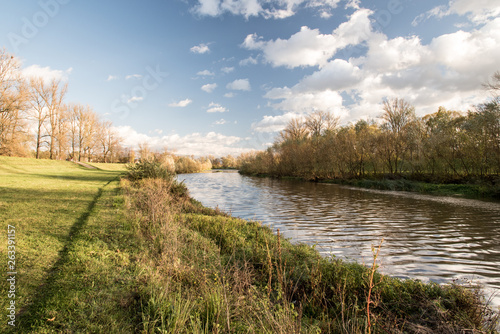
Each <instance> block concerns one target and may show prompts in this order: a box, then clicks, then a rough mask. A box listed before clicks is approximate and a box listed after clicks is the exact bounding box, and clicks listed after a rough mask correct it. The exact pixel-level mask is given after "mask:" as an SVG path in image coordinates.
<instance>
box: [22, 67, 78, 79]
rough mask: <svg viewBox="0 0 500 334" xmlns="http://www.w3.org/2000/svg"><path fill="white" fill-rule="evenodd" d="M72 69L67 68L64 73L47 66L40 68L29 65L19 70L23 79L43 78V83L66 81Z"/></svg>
mask: <svg viewBox="0 0 500 334" xmlns="http://www.w3.org/2000/svg"><path fill="white" fill-rule="evenodd" d="M72 71H73V68H71V67H70V68H68V69H67V70H66V71H62V70H53V69H51V68H50V67H49V66H46V67H41V66H40V65H36V64H35V65H31V66H28V67H26V68H23V69H22V70H21V75H22V76H24V77H25V78H43V80H44V81H45V82H50V81H52V80H56V81H67V80H68V76H69V74H71V72H72Z"/></svg>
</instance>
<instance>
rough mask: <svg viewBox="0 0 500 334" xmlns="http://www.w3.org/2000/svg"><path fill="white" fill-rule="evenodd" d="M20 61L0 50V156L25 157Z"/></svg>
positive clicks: (24, 99)
mask: <svg viewBox="0 0 500 334" xmlns="http://www.w3.org/2000/svg"><path fill="white" fill-rule="evenodd" d="M19 70H20V61H19V60H18V59H17V58H16V57H14V56H13V55H11V54H9V53H8V52H7V51H6V50H5V49H1V50H0V154H3V155H26V154H27V153H26V142H27V139H28V134H27V126H26V125H27V124H26V117H25V115H24V107H25V103H26V85H25V84H24V81H23V80H22V78H21V75H20V71H19Z"/></svg>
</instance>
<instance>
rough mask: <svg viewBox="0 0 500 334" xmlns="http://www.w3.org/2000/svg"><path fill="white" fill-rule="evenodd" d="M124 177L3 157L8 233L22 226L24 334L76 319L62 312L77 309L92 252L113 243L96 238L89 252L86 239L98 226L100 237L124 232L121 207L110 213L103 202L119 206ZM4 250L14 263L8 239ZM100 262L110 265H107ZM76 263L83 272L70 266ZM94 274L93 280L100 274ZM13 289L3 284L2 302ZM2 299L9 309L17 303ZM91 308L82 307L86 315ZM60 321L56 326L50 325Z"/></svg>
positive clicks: (2, 209)
mask: <svg viewBox="0 0 500 334" xmlns="http://www.w3.org/2000/svg"><path fill="white" fill-rule="evenodd" d="M119 175H120V173H119V172H115V171H104V170H94V169H86V168H84V167H81V166H78V165H76V164H73V163H71V162H66V161H50V160H35V159H24V158H7V157H0V222H1V223H0V225H1V228H2V231H7V225H12V226H15V231H16V245H15V246H16V270H17V276H16V278H17V282H16V298H15V301H16V308H17V312H18V315H17V319H16V320H17V328H18V329H19V328H21V329H23V332H28V331H31V329H30V328H31V327H33V332H45V331H50V330H52V329H53V328H57V327H54V326H56V325H57V324H61V323H71V321H72V320H70V318H73V317H74V315H75V314H71V315H68V314H66V315H63V314H60V313H59V312H61V311H62V310H68V311H69V312H71V310H73V308H72V307H70V305H71V303H72V302H71V301H70V299H71V298H72V297H71V293H72V292H78V288H80V287H81V286H82V285H81V280H82V279H87V278H86V277H87V274H86V273H84V272H83V271H82V269H87V268H86V266H85V261H83V260H81V259H82V258H90V257H92V256H94V255H92V254H90V252H91V251H93V252H95V254H99V253H100V249H101V248H102V245H101V244H102V243H106V242H108V240H107V239H106V238H107V236H103V238H104V241H103V240H98V239H96V240H94V241H95V242H94V241H92V242H90V243H89V244H88V245H87V247H88V249H85V248H84V247H83V246H81V244H80V242H81V238H84V237H85V235H86V234H87V233H89V232H90V231H89V228H90V226H91V225H90V224H96V226H97V231H94V233H97V235H99V236H100V234H99V233H98V232H100V233H103V234H106V233H107V234H112V230H113V229H115V228H116V227H113V226H114V225H113V224H115V225H116V224H118V223H117V219H119V218H118V216H117V215H115V214H113V213H110V212H109V210H114V209H113V208H109V207H106V206H104V209H103V201H104V199H105V198H106V200H107V201H114V198H115V195H116V186H117V182H118V176H119ZM112 189H113V190H112ZM110 191H111V192H112V193H110ZM106 210H108V211H106ZM98 212H99V213H98ZM121 227H122V226H121ZM124 233H125V234H126V232H124V231H121V232H119V234H124ZM2 236H6V233H2ZM2 245H3V246H2V247H0V254H1V257H2V258H3V259H6V256H7V254H6V252H7V247H6V245H7V240H6V238H5V237H3V238H2ZM116 248H118V247H116ZM113 251H116V249H115V250H113ZM94 257H97V255H95V256H94ZM77 258H81V259H79V260H75V259H77ZM97 259H98V257H97ZM73 261H77V263H76V264H75V263H73ZM94 263H95V264H96V265H97V266H104V267H106V265H105V263H104V262H102V263H100V260H99V261H95V260H94ZM6 265H7V261H5V262H4V264H3V265H2V268H4V272H6V271H7V270H6V269H5V268H6ZM71 265H75V268H74V269H75V270H73V269H70V268H68V266H71ZM76 269H79V270H78V271H76ZM94 269H95V270H97V269H96V268H94ZM106 269H107V270H108V271H109V270H110V268H109V267H108V268H106ZM91 271H92V270H91ZM91 271H90V272H89V273H88V274H90V275H92V272H91ZM102 279H104V277H103V278H101V280H102ZM97 283H98V281H96V280H94V284H97ZM75 288H77V289H76V291H75ZM6 289H7V285H5V284H2V285H1V291H0V293H1V294H2V296H6V295H7V290H6ZM79 293H81V291H80V292H79ZM0 300H1V301H0V307H1V309H2V310H5V307H6V305H7V303H8V302H9V300H7V299H6V298H1V299H0ZM87 307H88V305H85V307H84V305H81V307H80V311H81V312H83V310H84V309H87ZM85 316H88V314H86V312H85ZM54 317H55V319H54V321H48V320H47V319H52V318H54ZM51 326H52V327H51ZM51 328H52V329H51ZM8 329H9V327H8V325H7V323H6V321H2V322H0V332H5V331H6V330H8Z"/></svg>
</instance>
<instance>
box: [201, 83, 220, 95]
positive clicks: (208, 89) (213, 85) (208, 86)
mask: <svg viewBox="0 0 500 334" xmlns="http://www.w3.org/2000/svg"><path fill="white" fill-rule="evenodd" d="M215 88H217V84H216V83H215V82H214V83H211V84H206V85H203V86H201V90H202V91H204V92H207V93H212V92H213V91H214V90H215Z"/></svg>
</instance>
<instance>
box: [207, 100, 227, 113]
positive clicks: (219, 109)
mask: <svg viewBox="0 0 500 334" xmlns="http://www.w3.org/2000/svg"><path fill="white" fill-rule="evenodd" d="M226 111H229V110H227V109H226V107H223V106H221V105H220V104H218V103H214V102H211V103H210V104H209V105H208V109H207V112H226Z"/></svg>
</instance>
